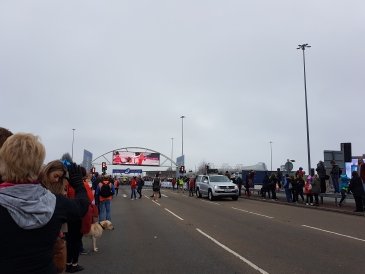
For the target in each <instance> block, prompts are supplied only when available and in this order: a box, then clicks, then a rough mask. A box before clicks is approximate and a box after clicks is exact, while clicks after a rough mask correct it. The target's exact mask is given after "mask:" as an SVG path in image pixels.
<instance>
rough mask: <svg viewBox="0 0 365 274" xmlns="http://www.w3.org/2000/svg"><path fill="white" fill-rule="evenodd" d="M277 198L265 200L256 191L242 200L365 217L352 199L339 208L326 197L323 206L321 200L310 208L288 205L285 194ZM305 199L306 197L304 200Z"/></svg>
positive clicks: (279, 193) (302, 205)
mask: <svg viewBox="0 0 365 274" xmlns="http://www.w3.org/2000/svg"><path fill="white" fill-rule="evenodd" d="M276 196H277V198H278V200H276V201H275V200H272V199H269V198H266V199H263V198H262V197H261V196H259V195H257V192H256V191H255V192H254V194H252V195H251V196H250V197H247V196H245V195H242V196H241V197H240V198H242V199H251V200H258V201H262V202H265V203H276V204H283V205H287V206H296V207H305V208H310V209H313V210H324V211H332V212H337V213H343V214H349V215H356V216H365V213H364V212H354V210H355V209H356V207H355V200H354V199H352V198H351V199H350V198H349V199H347V198H346V199H345V201H344V202H343V205H342V206H341V207H339V206H337V205H336V203H335V198H331V197H324V198H323V204H321V200H319V203H320V204H319V206H310V205H306V204H305V202H304V203H302V202H301V201H299V202H298V203H288V202H287V201H286V198H285V193H284V192H278V193H276ZM305 198H306V197H305V195H304V199H305ZM319 199H320V198H319ZM299 200H301V198H299Z"/></svg>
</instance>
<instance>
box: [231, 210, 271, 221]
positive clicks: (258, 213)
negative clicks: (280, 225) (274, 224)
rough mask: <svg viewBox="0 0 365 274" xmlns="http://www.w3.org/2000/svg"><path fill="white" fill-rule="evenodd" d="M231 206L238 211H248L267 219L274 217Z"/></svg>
mask: <svg viewBox="0 0 365 274" xmlns="http://www.w3.org/2000/svg"><path fill="white" fill-rule="evenodd" d="M232 208H233V209H235V210H239V211H243V212H246V213H249V214H254V215H258V216H261V217H265V218H269V219H274V217H270V216H267V215H263V214H259V213H255V212H251V211H247V210H244V209H240V208H236V207H232Z"/></svg>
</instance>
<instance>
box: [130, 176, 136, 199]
mask: <svg viewBox="0 0 365 274" xmlns="http://www.w3.org/2000/svg"><path fill="white" fill-rule="evenodd" d="M130 185H131V200H135V199H137V194H136V188H137V178H136V176H134V177H133V178H132V179H131V182H130Z"/></svg>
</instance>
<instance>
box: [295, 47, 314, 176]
mask: <svg viewBox="0 0 365 274" xmlns="http://www.w3.org/2000/svg"><path fill="white" fill-rule="evenodd" d="M310 47H311V46H309V45H308V44H302V45H298V48H297V49H301V50H302V51H303V69H304V95H305V118H306V124H307V151H308V174H310V173H311V153H310V145H309V124H308V103H307V77H306V73H305V54H304V51H305V48H310Z"/></svg>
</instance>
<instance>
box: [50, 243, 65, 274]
mask: <svg viewBox="0 0 365 274" xmlns="http://www.w3.org/2000/svg"><path fill="white" fill-rule="evenodd" d="M66 255H67V250H66V241H65V240H64V239H62V238H61V237H57V240H56V242H55V244H54V246H53V263H54V265H55V266H56V271H57V273H62V272H64V271H65V270H66Z"/></svg>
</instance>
